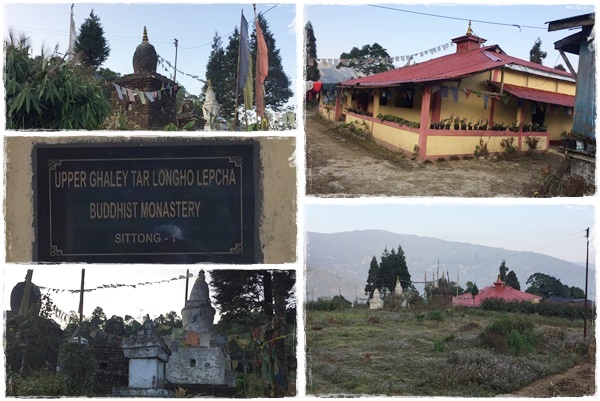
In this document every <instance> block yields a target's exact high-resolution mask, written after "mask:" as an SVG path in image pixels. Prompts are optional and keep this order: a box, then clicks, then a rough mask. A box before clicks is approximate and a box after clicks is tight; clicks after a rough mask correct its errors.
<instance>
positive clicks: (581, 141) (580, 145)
mask: <svg viewBox="0 0 600 401" xmlns="http://www.w3.org/2000/svg"><path fill="white" fill-rule="evenodd" d="M573 136H574V137H575V142H576V147H575V149H576V150H585V140H586V136H585V134H583V133H581V132H573Z"/></svg>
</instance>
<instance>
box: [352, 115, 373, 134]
mask: <svg viewBox="0 0 600 401" xmlns="http://www.w3.org/2000/svg"><path fill="white" fill-rule="evenodd" d="M355 121H356V123H355ZM346 123H347V124H349V123H352V124H355V125H356V126H357V127H358V128H364V129H367V130H368V131H369V132H372V128H373V123H372V122H371V121H368V120H363V119H362V118H358V117H354V116H351V115H349V114H346ZM365 125H366V126H365Z"/></svg>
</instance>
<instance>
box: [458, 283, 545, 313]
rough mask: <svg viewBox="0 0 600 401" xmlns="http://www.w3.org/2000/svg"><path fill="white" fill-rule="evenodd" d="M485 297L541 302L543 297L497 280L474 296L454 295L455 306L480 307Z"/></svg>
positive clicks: (511, 300)
mask: <svg viewBox="0 0 600 401" xmlns="http://www.w3.org/2000/svg"><path fill="white" fill-rule="evenodd" d="M485 299H501V300H503V301H505V302H539V301H540V300H541V299H542V297H541V296H539V295H534V294H529V293H527V292H523V291H519V290H515V289H514V288H512V287H510V286H507V285H506V284H505V283H504V282H503V281H500V280H498V281H495V282H494V285H493V286H489V287H485V288H484V289H483V290H481V291H479V294H477V295H476V296H475V297H474V298H473V296H472V295H471V294H468V293H466V294H462V295H457V296H455V297H452V305H453V306H474V307H478V306H480V305H481V303H482V302H483V301H484V300H485Z"/></svg>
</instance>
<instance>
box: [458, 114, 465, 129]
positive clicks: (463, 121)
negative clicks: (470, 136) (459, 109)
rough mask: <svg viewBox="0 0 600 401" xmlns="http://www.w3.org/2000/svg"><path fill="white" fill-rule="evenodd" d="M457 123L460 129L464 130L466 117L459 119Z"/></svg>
mask: <svg viewBox="0 0 600 401" xmlns="http://www.w3.org/2000/svg"><path fill="white" fill-rule="evenodd" d="M459 122H460V129H462V130H466V129H467V118H466V117H464V118H461V119H460V121H459Z"/></svg>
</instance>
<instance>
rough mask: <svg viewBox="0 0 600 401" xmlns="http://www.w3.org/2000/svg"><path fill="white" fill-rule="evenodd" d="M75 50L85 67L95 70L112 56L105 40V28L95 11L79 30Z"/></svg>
mask: <svg viewBox="0 0 600 401" xmlns="http://www.w3.org/2000/svg"><path fill="white" fill-rule="evenodd" d="M73 50H74V52H75V54H76V55H77V57H78V58H79V60H81V62H82V63H83V64H84V65H86V66H88V67H91V68H93V69H94V70H95V69H97V68H98V67H100V66H101V65H102V63H104V62H105V61H106V59H107V58H108V55H109V54H110V47H109V46H108V42H107V41H106V38H104V28H102V25H101V24H100V18H98V16H97V15H96V14H94V10H93V9H92V11H91V12H90V16H89V17H88V18H86V19H85V21H83V24H81V28H79V35H77V39H76V40H75V47H74V49H73Z"/></svg>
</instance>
